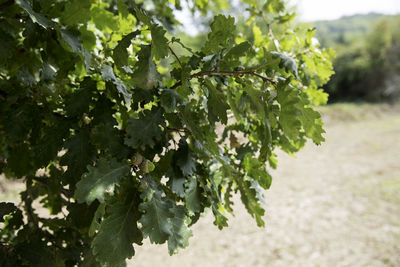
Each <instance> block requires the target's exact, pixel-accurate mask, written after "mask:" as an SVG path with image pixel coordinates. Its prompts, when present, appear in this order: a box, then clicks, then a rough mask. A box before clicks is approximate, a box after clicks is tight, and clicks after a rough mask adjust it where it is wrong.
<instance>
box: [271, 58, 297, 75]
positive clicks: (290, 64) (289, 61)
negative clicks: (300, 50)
mask: <svg viewBox="0 0 400 267" xmlns="http://www.w3.org/2000/svg"><path fill="white" fill-rule="evenodd" d="M270 53H271V54H272V56H273V57H274V58H279V59H280V60H281V62H280V66H282V67H284V68H285V69H286V70H287V71H289V72H291V73H293V74H294V75H295V76H296V78H298V77H299V71H298V68H297V64H296V61H294V59H293V58H291V57H289V56H287V55H285V54H283V53H279V52H275V51H271V52H270Z"/></svg>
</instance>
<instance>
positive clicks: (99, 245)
mask: <svg viewBox="0 0 400 267" xmlns="http://www.w3.org/2000/svg"><path fill="white" fill-rule="evenodd" d="M108 213H109V214H110V215H109V216H108V217H107V218H105V219H104V220H103V221H102V222H101V224H100V229H99V232H98V233H97V235H96V236H95V237H94V239H93V241H92V251H93V255H95V257H96V259H97V261H99V262H100V263H102V264H106V266H121V265H122V264H123V263H125V259H127V258H131V257H132V256H133V255H135V250H134V248H133V246H132V243H137V244H141V240H142V234H141V232H140V230H139V229H138V227H137V224H136V221H137V220H138V219H139V216H140V215H139V214H138V212H137V206H136V203H135V201H134V200H132V201H129V202H127V203H120V202H117V203H115V204H113V205H112V206H111V207H110V209H109V210H108Z"/></svg>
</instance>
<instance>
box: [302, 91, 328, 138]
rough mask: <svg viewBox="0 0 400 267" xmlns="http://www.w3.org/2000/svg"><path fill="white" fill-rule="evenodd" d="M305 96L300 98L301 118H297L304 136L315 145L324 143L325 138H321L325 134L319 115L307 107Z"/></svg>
mask: <svg viewBox="0 0 400 267" xmlns="http://www.w3.org/2000/svg"><path fill="white" fill-rule="evenodd" d="M305 97H306V96H303V97H302V104H303V105H302V107H303V108H302V109H300V112H301V116H299V120H300V121H301V124H302V125H303V128H304V131H305V133H306V136H307V137H309V138H311V139H312V140H313V142H314V143H315V144H317V145H319V144H321V142H323V141H325V138H324V137H323V136H322V134H323V133H325V131H324V129H323V128H322V126H323V125H324V124H323V122H322V120H321V115H320V114H319V113H318V112H317V111H315V110H313V109H312V108H311V107H310V106H309V105H308V101H307V102H306V101H305V100H304V98H305Z"/></svg>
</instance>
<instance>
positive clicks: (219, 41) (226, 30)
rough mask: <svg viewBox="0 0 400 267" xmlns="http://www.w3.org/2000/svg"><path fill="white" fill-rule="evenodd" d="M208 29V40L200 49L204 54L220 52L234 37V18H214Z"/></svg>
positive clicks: (221, 16) (222, 16)
mask: <svg viewBox="0 0 400 267" xmlns="http://www.w3.org/2000/svg"><path fill="white" fill-rule="evenodd" d="M210 27H211V32H210V33H209V34H208V39H207V41H206V43H205V44H204V47H203V48H202V51H203V52H205V53H211V52H217V51H220V50H221V49H222V48H223V47H226V46H227V44H228V41H229V40H230V39H232V38H233V37H234V36H235V30H236V26H235V18H233V17H231V16H228V17H226V16H224V15H217V16H215V17H214V20H213V21H212V22H211V25H210Z"/></svg>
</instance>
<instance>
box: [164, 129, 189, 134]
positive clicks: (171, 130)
mask: <svg viewBox="0 0 400 267" xmlns="http://www.w3.org/2000/svg"><path fill="white" fill-rule="evenodd" d="M166 129H167V131H170V132H177V133H181V132H184V133H188V134H190V135H191V134H192V132H191V131H189V130H188V129H186V128H182V129H177V128H171V127H166Z"/></svg>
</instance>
